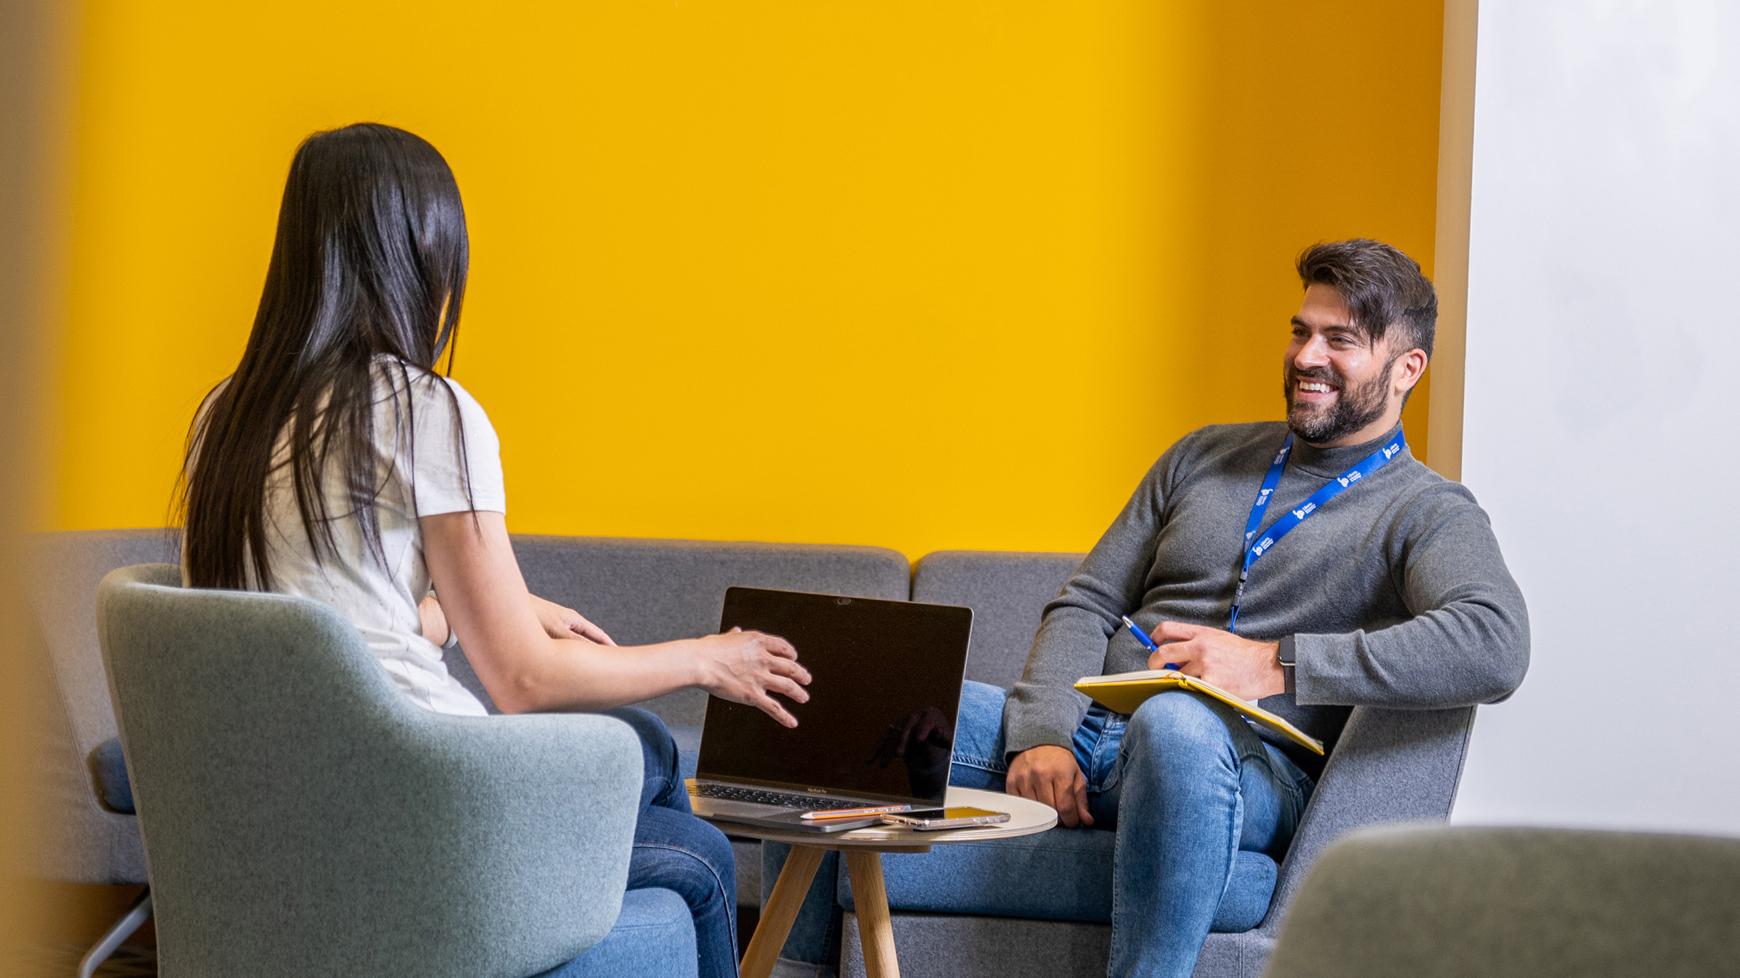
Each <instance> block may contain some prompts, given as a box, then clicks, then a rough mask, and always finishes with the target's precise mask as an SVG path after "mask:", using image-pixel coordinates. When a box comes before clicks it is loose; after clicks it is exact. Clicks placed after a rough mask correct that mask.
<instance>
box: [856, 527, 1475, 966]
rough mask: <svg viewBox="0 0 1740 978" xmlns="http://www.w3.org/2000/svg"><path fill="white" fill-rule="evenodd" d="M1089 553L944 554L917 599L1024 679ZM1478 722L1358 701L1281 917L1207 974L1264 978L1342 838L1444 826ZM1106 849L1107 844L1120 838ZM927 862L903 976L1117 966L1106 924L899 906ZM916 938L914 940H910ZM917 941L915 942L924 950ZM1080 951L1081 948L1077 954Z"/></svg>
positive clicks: (1213, 958) (922, 570)
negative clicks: (969, 612)
mask: <svg viewBox="0 0 1740 978" xmlns="http://www.w3.org/2000/svg"><path fill="white" fill-rule="evenodd" d="M1078 561H1079V557H1078V556H1077V555H1071V554H1053V555H1045V554H994V553H949V552H943V553H935V554H930V555H928V556H926V557H924V558H923V560H921V561H920V562H919V565H918V574H917V575H916V576H915V578H914V589H913V597H914V599H915V600H931V601H949V602H954V603H966V604H968V605H969V606H971V607H972V608H973V612H974V617H973V627H974V633H975V634H974V643H973V655H974V656H980V655H989V656H992V657H996V658H998V660H999V661H996V662H988V663H987V662H974V661H971V660H969V662H968V666H967V671H968V675H969V676H973V677H982V676H993V677H1007V679H1005V680H1003V681H1001V684H1002V685H1005V686H1007V685H1009V684H1011V683H1012V682H1013V681H1014V678H1016V677H1018V676H1019V675H1020V671H1021V666H1022V664H1023V663H1024V662H1025V661H1026V656H1027V651H1028V648H1029V646H1030V645H1031V642H1032V637H1033V632H1034V631H1035V630H1036V629H1037V628H1038V625H1039V614H1040V611H1041V609H1042V608H1043V606H1044V605H1045V603H1046V602H1047V601H1049V600H1050V599H1051V598H1052V597H1053V596H1055V595H1056V593H1057V592H1058V590H1059V589H1060V588H1061V587H1062V586H1063V582H1064V580H1065V579H1066V578H1067V577H1068V576H1069V574H1070V572H1071V571H1073V570H1074V568H1075V564H1076V563H1077V562H1078ZM1012 621H1020V622H1024V623H1026V624H1024V625H1023V626H1022V629H1023V630H1024V634H1022V633H1018V632H1016V631H1013V630H1011V629H1009V628H1008V627H1003V626H1000V627H998V628H996V629H995V630H991V629H987V638H986V641H985V642H984V643H983V644H981V642H980V637H981V636H980V635H979V634H978V633H979V629H980V623H981V622H1012ZM1473 718H1474V711H1473V709H1471V708H1468V709H1457V710H1439V711H1425V710H1418V711H1404V710H1380V709H1373V708H1369V707H1358V708H1356V709H1354V710H1353V711H1352V712H1351V713H1350V715H1349V718H1348V721H1347V724H1346V726H1345V727H1344V728H1343V729H1342V731H1341V734H1340V736H1339V738H1337V739H1335V740H1334V741H1333V743H1334V750H1333V753H1332V754H1331V756H1330V759H1329V762H1328V764H1327V766H1326V767H1325V769H1324V772H1323V777H1322V778H1321V779H1320V780H1319V782H1318V786H1317V790H1316V793H1315V794H1314V795H1313V797H1312V800H1311V804H1310V805H1309V806H1308V807H1307V808H1306V811H1305V816H1304V818H1303V819H1302V820H1301V822H1300V825H1299V830H1298V833H1297V834H1296V835H1295V836H1294V839H1293V844H1292V847H1291V848H1290V849H1289V850H1288V853H1287V857H1286V859H1285V860H1284V861H1283V862H1282V864H1281V867H1280V872H1279V877H1278V879H1277V882H1276V885H1275V894H1274V898H1273V900H1272V902H1271V903H1270V905H1269V908H1268V912H1267V914H1266V915H1264V916H1263V919H1262V922H1261V923H1260V924H1258V925H1257V926H1256V927H1254V928H1252V929H1250V930H1246V931H1242V932H1232V933H1214V934H1210V935H1209V936H1208V942H1207V943H1206V944H1205V945H1204V946H1203V952H1202V957H1201V959H1200V960H1199V961H1198V963H1197V969H1196V974H1197V975H1198V976H1199V978H1208V976H1216V978H1219V976H1225V978H1255V976H1256V975H1258V974H1259V973H1260V972H1261V970H1262V967H1263V963H1264V961H1265V960H1266V959H1267V957H1268V954H1269V951H1270V950H1271V948H1272V947H1273V946H1274V942H1275V935H1276V934H1277V933H1278V931H1279V928H1280V924H1281V921H1282V919H1283V918H1284V917H1285V915H1286V912H1287V905H1288V902H1289V901H1290V900H1291V898H1292V896H1293V894H1294V892H1295V891H1297V889H1298V887H1299V884H1300V881H1301V880H1302V879H1303V878H1304V875H1305V872H1306V870H1308V869H1309V868H1310V865H1311V863H1312V861H1313V860H1315V859H1316V857H1317V855H1318V854H1319V853H1320V852H1321V851H1322V850H1323V849H1324V848H1325V847H1327V846H1328V845H1329V844H1330V843H1331V842H1333V841H1334V840H1335V839H1337V838H1339V837H1340V836H1342V835H1344V834H1346V833H1347V832H1349V831H1352V830H1354V829H1357V828H1360V827H1362V826H1367V825H1372V824H1376V823H1381V822H1392V821H1410V820H1420V819H1433V820H1440V821H1441V820H1443V819H1445V818H1447V817H1448V816H1449V813H1450V806H1451V803H1452V801H1453V800H1454V798H1455V794H1456V785H1457V783H1458V781H1459V780H1460V779H1461V774H1462V763H1463V759H1464V757H1465V756H1466V752H1467V744H1468V735H1469V731H1470V730H1471V728H1472V725H1473ZM1101 832H1103V830H1099V829H1061V828H1060V829H1053V830H1052V832H1050V833H1046V835H1048V836H1049V835H1061V834H1065V833H1085V834H1097V833H1101ZM1108 834H1109V833H1108ZM1017 841H1018V840H1017ZM997 845H999V843H995V842H992V843H985V844H983V846H982V847H980V848H984V849H991V848H993V847H995V846H997ZM1009 846H1010V850H1011V851H1010V854H1009V856H1008V857H1007V858H1008V860H1009V861H1011V862H1016V863H1019V862H1021V861H1023V860H1024V859H1026V858H1027V857H1026V856H1025V854H1024V853H1023V852H1021V851H1018V850H1019V849H1020V847H1019V846H1016V845H1014V844H1012V843H1011V844H1009ZM1086 847H1087V848H1094V847H1093V846H1086ZM1099 848H1102V849H1107V848H1109V846H1105V845H1102V846H1100V847H1099ZM938 853H939V854H938V855H937V857H936V860H935V862H936V872H937V873H938V874H939V875H947V874H948V872H949V870H950V868H951V866H952V865H953V863H955V862H956V861H957V859H956V858H954V857H944V856H942V855H940V850H938ZM975 855H976V858H978V859H980V860H983V859H985V858H989V857H988V856H987V854H985V853H977V854H975ZM925 858H926V857H924V856H914V857H902V865H901V868H900V871H899V873H897V874H893V875H891V877H890V897H891V901H894V902H891V906H892V907H893V909H894V919H895V935H896V938H895V941H896V946H897V947H898V948H899V949H900V955H901V967H902V973H904V974H909V975H914V976H923V975H930V974H936V975H943V974H947V975H955V976H967V978H972V976H985V978H1008V976H1013V975H1027V974H1041V973H1044V974H1053V975H1084V976H1085V975H1101V974H1104V973H1105V966H1106V947H1105V945H1106V942H1107V940H1108V939H1109V935H1110V930H1109V928H1107V927H1105V926H1104V925H1102V924H1098V923H1091V922H1068V923H1066V922H1057V921H1046V922H1045V924H1044V926H1040V925H1039V924H1038V923H1037V922H1036V921H1033V920H1027V919H1002V918H981V917H969V916H965V915H950V914H933V913H918V912H903V911H902V910H901V908H900V906H899V903H898V901H900V900H907V901H908V902H909V903H911V904H912V905H913V906H917V907H929V906H934V904H927V903H925V902H924V901H921V900H917V899H909V898H908V897H905V896H903V895H902V894H903V893H904V892H906V891H910V890H912V889H913V888H915V887H920V886H923V885H924V879H923V872H922V871H921V870H920V869H919V868H918V865H917V864H918V862H919V861H921V860H924V859H925ZM961 858H964V857H961ZM1001 868H1003V869H1006V868H1007V867H1001ZM825 869H826V867H824V871H825ZM1080 872H1081V874H1082V876H1083V877H1084V878H1086V877H1092V876H1096V875H1097V876H1101V877H1103V876H1104V872H1103V871H1102V870H1098V869H1095V868H1084V869H1082V870H1081V871H1080ZM988 875H989V874H988ZM996 875H998V876H1001V875H1003V874H1002V873H1000V872H999V873H997V874H996ZM830 882H832V879H831V878H830ZM1031 885H1034V886H1045V887H1048V888H1052V889H1055V890H1059V891H1067V890H1070V889H1072V888H1079V886H1081V885H1085V884H1084V883H1083V882H1082V881H1081V880H1059V879H1055V878H1053V879H1046V880H1037V879H1036V880H1033V881H1032V883H1031ZM937 887H938V889H939V890H941V891H946V890H947V889H948V884H947V883H946V882H945V881H940V880H939V881H938V883H937ZM1034 916H1039V915H1038V914H1035V915H1034ZM856 927H857V922H856V920H855V918H854V917H853V916H852V915H851V914H847V918H846V926H845V928H844V933H843V937H844V940H843V941H842V945H841V974H843V975H847V976H852V978H858V976H862V975H863V974H864V963H863V952H862V947H861V946H860V945H859V943H858V940H857V937H856V933H857V931H856ZM1069 928H1076V929H1074V930H1070V929H1069ZM909 932H910V934H911V939H912V942H913V943H912V944H911V945H908V944H907V943H906V941H907V935H908V933H909ZM926 942H930V943H929V944H926ZM909 946H910V947H911V948H912V950H911V951H910V952H909V951H908V947H909ZM926 946H929V947H934V949H935V954H936V955H937V956H935V957H932V956H930V955H927V954H926V953H925V952H923V951H922V950H920V949H921V948H923V947H926ZM1062 947H1068V948H1072V949H1076V948H1089V947H1091V948H1093V949H1095V950H1094V952H1093V953H1092V954H1085V955H1084V956H1079V957H1072V958H1069V959H1067V960H1065V963H1063V964H1059V965H1058V966H1057V968H1056V969H1055V970H1050V971H1041V970H1034V969H1035V968H1037V967H1039V966H1038V965H1036V964H1035V962H1053V961H1058V960H1063V959H1060V958H1059V957H1058V955H1059V948H1062ZM1075 953H1076V951H1074V950H1072V951H1071V954H1072V955H1073V954H1075Z"/></svg>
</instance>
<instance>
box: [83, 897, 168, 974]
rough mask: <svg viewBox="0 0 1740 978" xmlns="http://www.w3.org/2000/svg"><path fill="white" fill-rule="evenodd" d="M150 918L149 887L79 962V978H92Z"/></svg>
mask: <svg viewBox="0 0 1740 978" xmlns="http://www.w3.org/2000/svg"><path fill="white" fill-rule="evenodd" d="M150 916H151V888H150V887H149V886H147V887H146V888H145V891H144V892H143V893H140V894H139V899H137V900H134V901H133V905H132V906H131V907H128V908H127V912H126V913H124V914H122V915H121V919H120V920H117V921H115V925H114V926H113V927H110V928H109V930H108V932H107V933H105V934H104V935H103V936H102V937H100V938H98V939H97V943H96V944H95V945H94V946H93V947H92V948H91V949H90V951H88V952H86V954H85V956H84V958H83V959H82V960H81V961H79V978H92V976H93V975H95V974H96V973H97V968H98V967H100V966H101V965H102V963H103V962H104V961H107V960H109V955H111V954H114V953H115V950H116V949H117V948H119V947H120V946H121V944H122V943H123V942H125V941H126V940H127V938H129V937H132V936H133V932H134V931H136V930H138V929H139V925H140V924H143V923H144V922H145V920H146V918H148V917H150Z"/></svg>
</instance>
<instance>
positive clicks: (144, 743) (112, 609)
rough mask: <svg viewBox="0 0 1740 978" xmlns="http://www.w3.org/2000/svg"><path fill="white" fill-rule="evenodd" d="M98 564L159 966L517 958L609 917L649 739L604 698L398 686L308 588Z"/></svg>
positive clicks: (536, 955) (282, 970)
mask: <svg viewBox="0 0 1740 978" xmlns="http://www.w3.org/2000/svg"><path fill="white" fill-rule="evenodd" d="M177 580H178V572H177V571H176V569H175V568H174V567H172V566H168V565H157V566H153V567H143V568H125V569H122V570H118V571H115V572H113V573H111V574H110V575H109V576H108V577H106V578H105V579H104V581H103V584H102V587H101V589H100V594H99V598H98V608H97V613H98V622H99V634H100V637H101V641H102V647H103V655H104V660H105V665H106V666H107V667H108V670H109V678H110V685H111V688H112V691H113V696H114V700H115V703H116V707H117V711H118V715H119V718H120V727H121V739H122V742H123V744H124V745H125V749H126V755H127V763H128V767H129V769H130V773H131V775H132V783H133V790H134V795H135V798H136V799H137V801H138V804H139V808H140V816H139V817H140V821H141V824H142V828H143V831H144V837H145V846H146V851H147V854H148V857H149V862H150V867H151V883H152V890H153V894H154V899H155V909H156V915H157V922H158V935H159V940H160V950H159V960H160V963H161V966H162V969H163V971H164V973H166V974H177V975H233V974H250V975H275V974H281V975H310V974H394V975H396V974H417V975H424V976H439V975H451V976H455V978H459V976H468V978H470V976H484V975H488V976H513V978H521V976H525V975H531V974H535V973H538V972H542V971H546V970H549V969H550V968H553V967H556V966H558V965H561V964H563V963H564V962H567V961H569V960H571V959H573V958H574V957H575V956H577V955H579V954H580V952H582V951H584V950H585V949H587V948H588V947H590V946H591V945H593V944H595V943H596V942H598V940H599V939H600V938H601V937H603V936H604V934H605V932H606V931H608V930H609V929H610V927H611V924H612V922H613V921H614V920H615V919H616V917H617V914H618V910H619V908H620V906H621V903H622V894H623V890H624V886H625V884H626V879H627V868H628V854H629V846H630V842H631V838H632V832H633V826H634V812H635V806H636V804H637V799H638V794H639V790H640V778H641V760H640V750H639V748H638V746H637V744H636V742H635V739H634V735H633V733H632V732H631V731H630V730H629V729H628V728H627V726H626V725H624V724H622V723H620V722H618V721H616V720H614V719H610V718H607V717H596V716H556V715H542V716H524V717H492V718H462V717H449V716H441V715H437V714H431V713H428V712H426V711H423V710H420V709H418V708H417V707H415V706H413V705H412V704H410V703H409V702H408V701H407V700H406V699H405V697H404V696H402V695H400V694H399V693H398V692H397V691H396V690H394V688H393V687H392V685H391V684H390V682H389V681H388V679H387V677H386V674H385V673H384V672H383V671H382V670H381V668H380V667H379V665H377V664H376V662H375V661H374V659H373V658H372V657H371V656H370V655H369V653H368V651H367V649H366V647H365V646H364V645H363V643H362V639H361V637H360V636H359V635H358V634H357V632H356V630H355V628H353V627H352V626H351V625H350V624H349V623H347V622H345V621H343V620H341V619H340V618H339V617H338V616H337V614H336V613H335V612H333V611H332V610H330V609H328V608H326V607H325V606H322V605H320V604H317V603H315V602H311V601H306V600H303V599H299V598H291V597H284V596H280V595H269V594H244V593H237V592H224V591H203V590H184V589H182V588H180V587H178V586H175V585H176V583H177Z"/></svg>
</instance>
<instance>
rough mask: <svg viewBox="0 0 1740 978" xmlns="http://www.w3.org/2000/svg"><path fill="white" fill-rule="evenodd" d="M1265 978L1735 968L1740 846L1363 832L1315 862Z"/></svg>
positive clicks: (1568, 833) (1695, 840) (1532, 976)
mask: <svg viewBox="0 0 1740 978" xmlns="http://www.w3.org/2000/svg"><path fill="white" fill-rule="evenodd" d="M1264 974H1265V975H1267V976H1269V978H1330V976H1334V978H1380V976H1381V978H1389V976H1392V975H1409V976H1413V978H1451V976H1458V978H1459V976H1463V975H1480V976H1483V978H1621V976H1627V978H1629V976H1636V975H1647V976H1649V978H1694V976H1700V978H1701V976H1709V975H1732V974H1740V838H1708V837H1698V836H1673V835H1646V834H1637V833H1621V832H1592V831H1577V830H1570V829H1527V828H1462V827H1457V828H1443V827H1419V826H1409V827H1390V828H1383V829H1368V830H1365V831H1362V832H1359V833H1355V834H1353V835H1350V836H1348V837H1347V838H1345V839H1343V840H1341V841H1340V842H1338V843H1336V844H1335V845H1334V846H1332V847H1330V849H1329V850H1328V851H1327V852H1325V853H1324V854H1323V856H1322V858H1321V859H1319V860H1318V861H1317V863H1316V866H1315V867H1314V868H1313V869H1312V871H1311V873H1310V875H1309V876H1308V877H1307V879H1306V880H1305V885H1304V887H1303V888H1302V889H1301V890H1300V891H1299V894H1298V897H1297V899H1296V900H1295V901H1294V903H1293V907H1292V912H1291V914H1290V916H1289V918H1288V920H1287V924H1286V926H1285V927H1284V928H1283V929H1282V932H1281V939H1280V942H1279V944H1278V945H1277V946H1276V947H1275V953H1274V956H1273V958H1272V959H1271V961H1270V963H1269V969H1268V970H1267V971H1266V972H1264Z"/></svg>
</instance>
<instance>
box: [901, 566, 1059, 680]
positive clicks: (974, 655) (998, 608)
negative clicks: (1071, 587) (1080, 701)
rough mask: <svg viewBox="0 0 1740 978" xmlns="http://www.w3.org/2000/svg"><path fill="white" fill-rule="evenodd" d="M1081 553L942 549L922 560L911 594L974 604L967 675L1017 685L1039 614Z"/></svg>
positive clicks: (918, 598)
mask: <svg viewBox="0 0 1740 978" xmlns="http://www.w3.org/2000/svg"><path fill="white" fill-rule="evenodd" d="M1081 557H1082V555H1081V554H1064V553H996V552H991V551H982V550H939V551H937V552H936V553H933V554H927V555H926V556H925V557H924V558H923V559H921V560H920V561H919V562H918V567H917V568H916V569H915V570H914V571H913V575H912V600H914V601H928V602H931V603H933V604H960V605H966V606H967V607H969V608H971V609H973V641H972V645H971V646H970V647H969V650H968V653H967V678H968V679H976V680H978V681H979V682H982V683H990V684H991V685H993V686H1001V687H1003V688H1004V689H1008V688H1009V687H1011V686H1013V685H1015V680H1017V679H1019V678H1021V667H1022V666H1023V665H1025V664H1026V663H1027V650H1028V649H1029V648H1030V647H1031V646H1032V645H1033V633H1034V632H1036V631H1038V630H1039V615H1040V612H1042V611H1044V610H1045V605H1046V604H1047V603H1048V602H1050V601H1051V599H1052V598H1055V597H1057V594H1058V592H1059V591H1061V590H1062V589H1063V583H1064V581H1066V580H1068V579H1069V575H1070V574H1072V573H1074V572H1075V569H1076V566H1077V565H1079V564H1080V563H1081Z"/></svg>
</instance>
